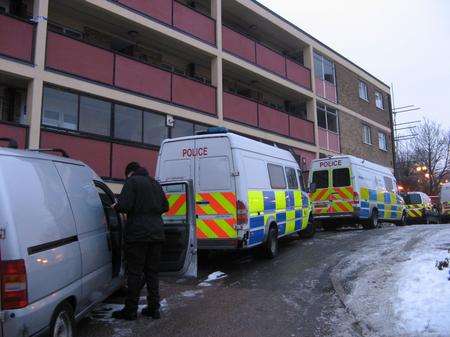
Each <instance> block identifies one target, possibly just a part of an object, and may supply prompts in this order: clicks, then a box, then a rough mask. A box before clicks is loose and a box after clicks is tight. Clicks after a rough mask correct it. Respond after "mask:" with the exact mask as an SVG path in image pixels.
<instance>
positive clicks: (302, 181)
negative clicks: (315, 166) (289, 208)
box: [297, 170, 309, 191]
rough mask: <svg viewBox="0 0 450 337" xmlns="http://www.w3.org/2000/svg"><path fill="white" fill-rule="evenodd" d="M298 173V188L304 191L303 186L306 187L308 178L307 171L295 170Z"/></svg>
mask: <svg viewBox="0 0 450 337" xmlns="http://www.w3.org/2000/svg"><path fill="white" fill-rule="evenodd" d="M297 173H298V179H299V180H300V186H301V188H302V191H306V188H305V186H308V176H309V172H308V171H303V172H302V171H300V170H297Z"/></svg>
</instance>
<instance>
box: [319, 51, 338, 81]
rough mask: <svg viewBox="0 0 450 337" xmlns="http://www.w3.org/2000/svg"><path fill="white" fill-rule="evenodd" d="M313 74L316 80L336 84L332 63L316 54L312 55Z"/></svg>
mask: <svg viewBox="0 0 450 337" xmlns="http://www.w3.org/2000/svg"><path fill="white" fill-rule="evenodd" d="M314 72H315V77H316V78H319V79H321V80H322V81H327V82H330V83H332V84H336V72H335V68H334V62H333V61H330V60H329V59H327V58H325V57H323V56H322V55H320V54H316V53H314Z"/></svg>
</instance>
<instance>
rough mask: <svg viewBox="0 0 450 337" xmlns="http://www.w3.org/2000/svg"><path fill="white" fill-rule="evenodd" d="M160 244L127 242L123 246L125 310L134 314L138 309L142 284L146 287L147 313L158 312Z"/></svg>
mask: <svg viewBox="0 0 450 337" xmlns="http://www.w3.org/2000/svg"><path fill="white" fill-rule="evenodd" d="M161 249H162V243H160V242H129V243H126V246H125V260H126V264H127V286H128V292H127V298H126V300H125V310H127V311H128V312H130V313H135V312H136V311H137V309H138V304H139V296H140V293H141V290H142V287H143V286H144V284H146V285H147V305H148V308H149V311H150V312H152V311H155V310H158V309H159V307H160V304H159V278H158V270H159V264H160V261H161Z"/></svg>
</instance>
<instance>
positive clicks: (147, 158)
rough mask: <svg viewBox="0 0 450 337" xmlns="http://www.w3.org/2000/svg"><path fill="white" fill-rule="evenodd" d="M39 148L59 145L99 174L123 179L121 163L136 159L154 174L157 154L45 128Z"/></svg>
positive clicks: (148, 150)
mask: <svg viewBox="0 0 450 337" xmlns="http://www.w3.org/2000/svg"><path fill="white" fill-rule="evenodd" d="M0 130H1V125H0ZM41 147H45V148H54V147H58V148H61V147H62V148H64V150H66V151H67V153H68V154H69V156H70V157H71V158H75V159H78V160H81V161H83V162H85V163H86V164H88V165H89V166H90V167H91V168H92V169H93V170H94V171H95V172H97V174H98V175H100V176H101V177H104V178H112V179H123V178H124V177H123V172H124V170H125V166H126V165H127V164H128V163H129V162H131V161H136V160H138V161H139V162H140V163H142V165H143V166H144V167H146V168H147V169H148V170H149V171H150V172H151V173H152V174H154V173H155V168H156V167H155V166H156V161H157V157H158V152H157V151H156V150H152V149H147V148H139V147H133V146H128V145H124V144H117V143H114V142H109V141H101V140H94V139H91V138H86V137H82V136H72V135H64V134H60V133H56V132H48V131H42V132H41Z"/></svg>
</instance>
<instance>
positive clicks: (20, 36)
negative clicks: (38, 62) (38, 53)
mask: <svg viewBox="0 0 450 337" xmlns="http://www.w3.org/2000/svg"><path fill="white" fill-rule="evenodd" d="M34 27H35V26H34V24H32V23H29V22H27V21H24V20H21V19H17V18H14V17H10V16H6V15H0V55H4V56H7V57H11V58H14V59H17V60H20V61H24V62H29V63H32V62H33V45H34Z"/></svg>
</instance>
